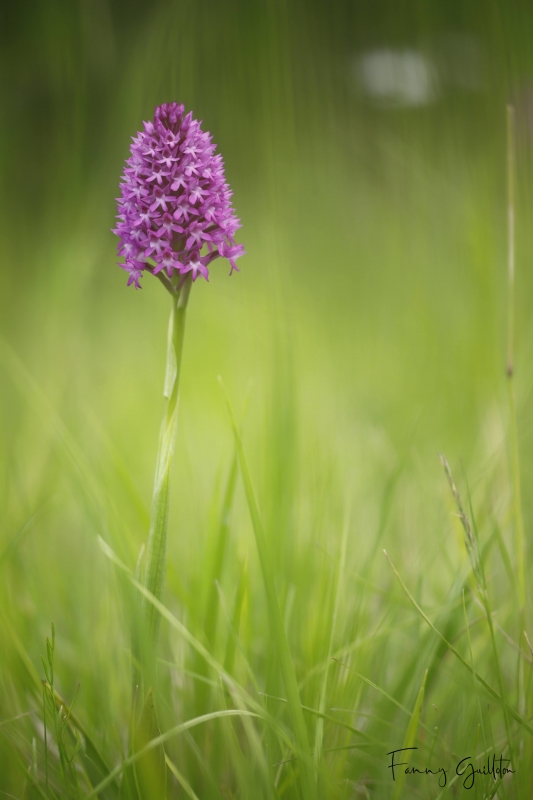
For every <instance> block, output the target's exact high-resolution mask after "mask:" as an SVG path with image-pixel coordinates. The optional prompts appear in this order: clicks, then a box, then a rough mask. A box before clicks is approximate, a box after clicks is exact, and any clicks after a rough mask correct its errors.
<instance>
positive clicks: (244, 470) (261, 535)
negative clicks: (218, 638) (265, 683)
mask: <svg viewBox="0 0 533 800" xmlns="http://www.w3.org/2000/svg"><path fill="white" fill-rule="evenodd" d="M220 383H221V385H222V386H223V384H222V381H220ZM224 395H225V398H226V403H227V407H228V412H229V415H230V419H231V424H232V427H233V434H234V437H235V445H236V448H237V455H238V458H239V465H240V468H241V475H242V479H243V483H244V490H245V494H246V499H247V501H248V508H249V511H250V516H251V519H252V527H253V530H254V534H255V541H256V544H257V550H258V554H259V561H260V564H261V571H262V573H263V580H264V584H265V590H266V595H267V605H268V611H269V615H270V621H271V625H272V630H273V633H274V638H275V641H276V648H277V652H278V658H279V663H280V668H281V673H282V677H283V683H284V685H285V691H286V693H287V702H288V705H289V711H290V715H291V720H292V726H293V731H294V736H295V739H296V742H297V744H298V747H299V749H300V751H301V753H302V758H301V760H300V775H301V783H302V792H303V796H304V797H305V800H314V798H316V797H317V787H316V781H315V776H314V771H313V767H312V760H311V750H310V746H309V737H308V734H307V728H306V725H305V720H304V716H303V711H302V705H301V702H300V692H299V691H298V684H297V681H296V675H295V672H294V665H293V663H292V657H291V653H290V649H289V643H288V641H287V635H286V632H285V626H284V624H283V618H282V616H281V609H280V607H279V603H278V595H277V590H276V582H275V578H274V569H273V566H272V562H271V558H270V551H269V547H268V540H267V537H266V533H265V530H264V528H263V523H262V520H261V515H260V513H259V506H258V503H257V499H256V495H255V489H254V486H253V482H252V476H251V473H250V468H249V466H248V460H247V458H246V453H245V452H244V447H243V444H242V439H241V435H240V432H239V428H238V426H237V423H236V421H235V416H234V414H233V410H232V408H231V404H230V402H229V398H228V396H227V393H226V392H225V390H224Z"/></svg>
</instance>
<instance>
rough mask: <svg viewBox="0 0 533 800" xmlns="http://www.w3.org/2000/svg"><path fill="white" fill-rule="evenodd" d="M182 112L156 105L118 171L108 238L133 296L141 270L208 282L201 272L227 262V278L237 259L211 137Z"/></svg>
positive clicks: (227, 195)
mask: <svg viewBox="0 0 533 800" xmlns="http://www.w3.org/2000/svg"><path fill="white" fill-rule="evenodd" d="M184 111H185V109H184V106H183V105H178V104H177V103H164V104H163V105H161V106H158V107H157V108H156V109H155V114H154V120H153V122H143V126H144V131H141V132H140V133H138V134H137V136H135V137H133V144H132V145H131V149H130V150H131V156H130V158H128V160H127V161H126V166H125V167H124V172H123V175H122V183H121V187H120V189H121V197H119V198H117V208H118V215H117V219H118V224H117V226H116V228H115V229H114V230H113V233H116V235H117V236H119V237H120V243H119V254H120V255H122V256H123V257H124V263H121V264H120V265H119V266H121V267H122V269H125V270H126V271H127V272H128V274H129V277H128V286H130V285H131V284H132V283H133V284H134V285H135V287H136V288H137V289H139V288H141V287H140V284H139V279H140V277H141V275H142V273H143V271H145V270H147V271H149V272H151V273H153V274H154V275H156V274H157V273H158V272H160V271H161V270H165V271H166V274H167V275H168V277H169V278H172V277H173V275H175V274H176V273H179V274H181V275H184V276H185V275H186V274H187V273H189V272H190V273H192V279H193V280H196V278H197V277H198V275H202V276H203V277H204V278H205V279H206V280H208V276H209V270H208V265H209V264H210V263H211V261H213V260H214V259H215V258H218V257H219V256H223V257H224V258H227V259H228V261H229V263H230V265H231V270H230V275H231V273H232V272H233V270H234V269H237V267H236V266H235V259H237V258H238V257H239V256H241V255H243V254H244V249H243V247H242V245H239V244H236V243H235V239H234V235H235V232H236V231H237V229H238V228H240V227H241V225H240V221H239V219H238V217H237V216H236V214H235V211H234V209H233V206H232V203H231V196H232V192H231V191H230V189H229V187H228V184H227V183H226V180H225V176H224V162H223V161H222V157H221V156H220V155H215V149H216V148H215V145H214V144H213V143H212V142H211V134H209V133H204V132H203V131H202V129H201V127H200V123H199V122H198V121H197V120H195V119H193V117H192V112H189V113H188V114H185V113H184ZM148 259H150V260H151V261H152V262H154V263H153V264H150V263H149V261H148Z"/></svg>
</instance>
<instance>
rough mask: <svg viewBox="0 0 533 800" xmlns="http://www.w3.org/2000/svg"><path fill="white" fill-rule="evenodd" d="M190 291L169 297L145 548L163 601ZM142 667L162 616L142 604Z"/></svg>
mask: <svg viewBox="0 0 533 800" xmlns="http://www.w3.org/2000/svg"><path fill="white" fill-rule="evenodd" d="M190 290H191V278H190V276H188V277H187V278H186V280H185V283H184V284H183V286H182V288H181V290H180V292H179V293H177V294H175V295H173V297H172V313H171V316H170V323H169V331H168V349H167V367H166V377H165V389H164V394H165V397H166V398H167V403H166V408H165V413H164V416H163V423H162V425H161V433H160V436H159V452H158V455H157V466H156V471H155V480H154V492H153V497H152V510H151V515H150V532H149V534H148V544H147V548H146V567H145V579H144V585H145V587H146V588H147V589H148V591H149V592H151V594H153V595H154V597H156V598H157V599H158V600H161V599H162V597H163V590H164V587H165V573H166V562H167V527H168V509H169V488H170V473H171V468H172V459H173V456H174V447H175V442H176V432H177V426H178V395H179V379H180V367H181V355H182V351H183V336H184V331H185V315H186V311H187V303H188V300H189V293H190ZM142 618H143V636H144V637H145V642H144V645H145V648H146V652H145V656H144V658H143V662H144V666H145V667H146V666H147V664H148V663H153V662H155V649H156V645H157V639H158V635H159V625H160V620H161V616H160V614H159V613H158V612H157V610H156V609H155V608H154V606H153V605H152V604H151V603H147V602H146V601H145V602H144V603H143V613H142Z"/></svg>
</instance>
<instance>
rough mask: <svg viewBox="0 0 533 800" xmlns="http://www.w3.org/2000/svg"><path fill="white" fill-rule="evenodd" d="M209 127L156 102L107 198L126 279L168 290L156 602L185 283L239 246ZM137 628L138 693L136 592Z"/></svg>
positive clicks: (153, 531) (148, 617)
mask: <svg viewBox="0 0 533 800" xmlns="http://www.w3.org/2000/svg"><path fill="white" fill-rule="evenodd" d="M215 149H216V148H215V145H214V144H213V142H212V141H211V134H209V133H207V132H204V131H203V130H202V128H201V126H200V123H199V122H198V121H197V120H195V119H194V118H193V116H192V113H190V112H189V113H188V114H185V109H184V106H183V105H178V103H165V104H163V105H161V106H158V107H157V108H156V109H155V113H154V118H153V120H151V121H149V122H144V123H143V130H142V131H140V132H139V133H137V135H136V136H134V137H133V142H132V144H131V148H130V157H129V158H128V159H127V161H126V165H125V167H124V171H123V174H122V182H121V187H120V197H119V198H118V199H117V205H118V215H117V218H118V223H117V225H116V227H115V229H114V231H113V232H114V233H115V234H116V235H117V236H118V237H119V239H120V241H119V245H118V251H119V254H120V256H122V257H123V261H122V262H121V263H120V266H121V267H122V269H124V270H126V272H127V273H128V282H127V283H128V286H131V285H133V286H135V288H141V283H140V282H141V278H143V276H144V274H145V273H147V272H148V273H151V274H152V275H156V276H157V277H158V278H159V279H160V280H161V282H162V283H163V284H164V286H165V288H166V289H167V290H168V291H169V292H170V294H171V296H172V314H171V318H170V324H169V332H168V350H167V366H166V378H165V387H164V395H165V397H166V408H165V413H164V417H163V423H162V427H161V433H160V440H159V451H158V457H157V466H156V472H155V481H154V491H153V498H152V508H151V515H150V530H149V534H148V542H147V547H146V555H145V563H144V568H143V570H142V575H141V571H139V572H138V575H139V576H140V577H141V579H142V583H143V585H144V587H145V589H146V590H147V591H148V592H150V594H151V595H153V596H154V597H155V598H157V600H159V601H161V599H162V595H163V589H164V582H165V572H166V553H167V524H168V510H169V485H170V471H171V465H172V458H173V454H174V446H175V439H176V430H177V413H178V388H179V376H180V364H181V354H182V347H183V335H184V329H185V313H186V309H187V303H188V299H189V294H190V290H191V286H192V284H193V282H194V281H195V280H196V279H197V278H198V277H199V276H202V277H203V278H205V279H206V280H208V278H209V268H210V266H211V263H212V262H213V261H215V259H217V258H225V259H226V260H227V261H228V262H229V266H230V274H231V273H232V272H233V271H234V270H236V269H237V267H236V264H235V261H236V259H237V258H239V257H240V256H241V255H243V253H244V250H243V247H242V245H240V244H237V243H236V242H235V239H234V236H235V232H236V231H237V230H238V228H240V221H239V219H238V217H237V216H236V214H235V211H234V210H233V206H232V203H231V196H232V192H231V191H230V189H229V186H228V184H227V183H226V179H225V175H224V163H223V161H222V157H221V156H220V155H217V154H216V153H215ZM140 611H141V620H140V622H141V625H140V630H138V631H137V632H136V634H135V635H134V645H133V658H134V664H135V663H137V665H138V666H140V668H141V669H140V673H139V671H135V670H134V684H136V683H137V681H138V679H139V678H141V679H142V681H143V683H144V688H142V689H141V692H142V694H143V695H145V696H146V695H147V694H148V693H149V690H148V686H149V685H150V683H152V682H153V680H154V674H153V669H154V664H155V649H156V645H157V639H158V633H159V622H160V615H159V612H158V611H157V610H156V608H155V607H154V604H153V603H152V602H149V600H147V599H146V597H144V598H143V601H142V607H141V609H140Z"/></svg>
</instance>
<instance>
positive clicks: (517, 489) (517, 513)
mask: <svg viewBox="0 0 533 800" xmlns="http://www.w3.org/2000/svg"><path fill="white" fill-rule="evenodd" d="M515 176H516V155H515V113H514V108H513V107H512V106H508V107H507V181H508V183H507V192H508V194H507V234H508V237H507V278H508V294H507V325H508V328H507V384H508V389H509V415H510V427H511V472H512V481H513V503H514V509H513V510H514V518H515V532H516V557H517V566H518V570H517V572H518V580H517V588H518V605H519V609H520V616H521V619H520V624H521V631H520V635H522V630H523V629H524V627H525V605H526V580H525V548H524V521H523V517H522V497H521V481H520V456H519V451H518V423H517V413H516V399H515V388H514V371H515V366H514V340H515Z"/></svg>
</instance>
